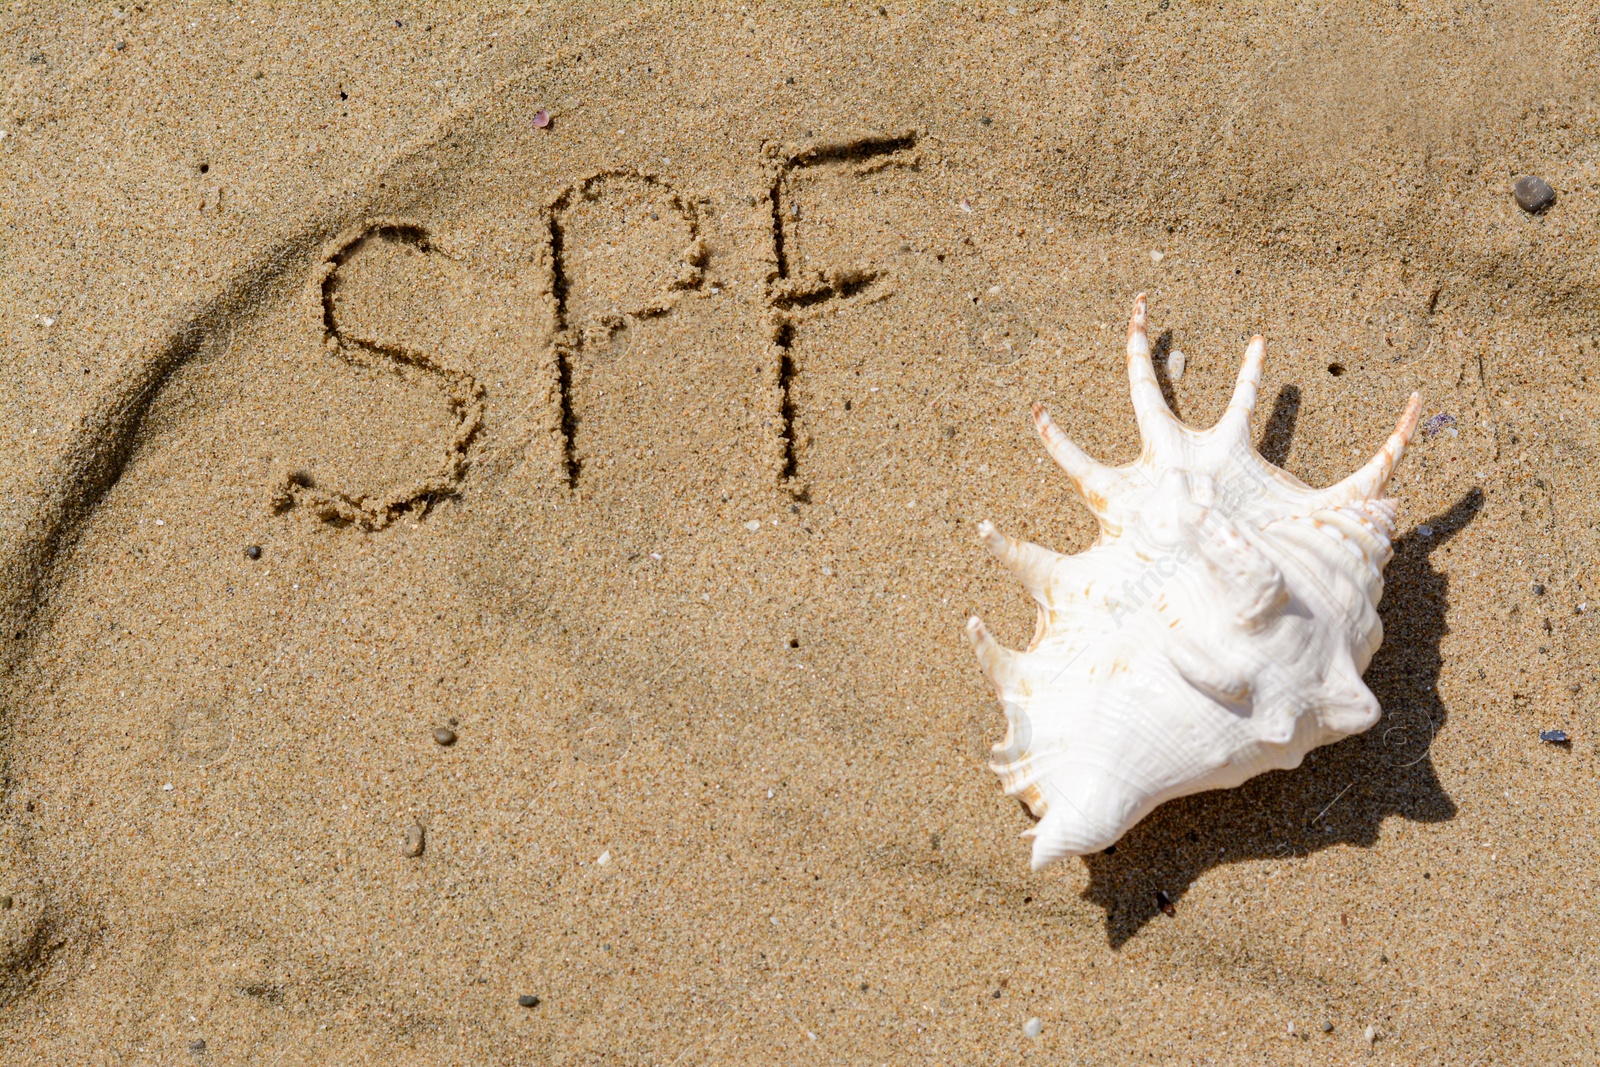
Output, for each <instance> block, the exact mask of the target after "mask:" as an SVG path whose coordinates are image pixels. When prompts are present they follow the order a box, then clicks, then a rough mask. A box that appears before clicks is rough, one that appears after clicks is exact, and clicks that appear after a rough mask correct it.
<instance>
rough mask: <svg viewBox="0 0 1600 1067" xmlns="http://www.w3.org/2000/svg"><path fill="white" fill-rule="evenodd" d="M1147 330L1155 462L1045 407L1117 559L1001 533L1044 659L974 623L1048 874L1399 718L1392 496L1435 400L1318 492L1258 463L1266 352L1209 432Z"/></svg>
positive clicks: (1143, 395) (1139, 363)
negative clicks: (1389, 614) (1420, 419)
mask: <svg viewBox="0 0 1600 1067" xmlns="http://www.w3.org/2000/svg"><path fill="white" fill-rule="evenodd" d="M1145 314H1146V303H1145V298H1144V296H1143V295H1140V296H1139V297H1138V299H1137V300H1136V301H1135V303H1134V313H1133V318H1132V320H1131V322H1130V323H1129V327H1128V380H1129V386H1130V389H1131V392H1132V395H1133V403H1134V410H1135V414H1136V415H1137V418H1138V423H1139V433H1140V436H1141V438H1142V440H1143V448H1142V451H1141V453H1140V456H1139V458H1138V460H1136V461H1135V462H1134V463H1132V464H1130V465H1128V466H1125V467H1116V468H1112V467H1106V466H1103V465H1101V464H1099V463H1097V462H1095V461H1094V460H1092V459H1090V458H1089V457H1088V456H1087V455H1086V454H1085V453H1084V452H1083V451H1081V450H1080V449H1079V448H1078V447H1077V446H1076V445H1074V444H1073V443H1072V442H1071V441H1069V440H1068V439H1067V437H1066V436H1065V435H1064V434H1063V433H1062V432H1061V431H1060V430H1059V429H1058V428H1057V427H1056V426H1055V425H1054V423H1053V422H1052V421H1051V419H1050V416H1049V414H1048V413H1047V412H1046V411H1045V410H1044V408H1043V407H1042V406H1041V405H1035V406H1034V420H1035V425H1036V427H1037V429H1038V431H1039V435H1040V437H1041V438H1042V440H1043V442H1044V445H1045V447H1046V449H1048V450H1049V452H1050V454H1051V456H1052V457H1053V458H1054V459H1055V460H1056V462H1057V463H1058V464H1059V465H1060V466H1061V467H1062V469H1063V470H1065V471H1066V473H1067V475H1068V476H1069V477H1070V478H1071V479H1072V480H1073V483H1074V484H1075V485H1076V486H1077V488H1078V491H1079V492H1080V493H1081V494H1082V496H1083V499H1084V500H1085V502H1086V503H1087V504H1088V506H1089V508H1090V509H1091V510H1092V511H1093V512H1094V514H1095V516H1096V517H1097V518H1098V519H1099V522H1100V538H1099V540H1098V541H1097V542H1096V544H1095V545H1094V546H1093V547H1091V548H1090V549H1088V550H1087V551H1085V552H1082V553H1079V554H1077V555H1072V556H1065V555H1060V554H1058V553H1056V552H1053V551H1051V550H1050V549H1048V548H1043V547H1041V546H1039V545H1035V544H1030V543H1028V542H1025V541H1014V540H1011V539H1010V538H1008V537H1006V536H1005V535H1003V534H1001V533H1000V532H998V531H997V530H995V529H994V527H992V526H991V525H989V524H988V523H982V524H980V525H979V534H980V536H981V537H982V539H983V541H984V543H985V544H986V545H987V546H988V547H989V549H990V550H991V551H992V552H994V554H995V555H996V556H997V557H998V558H999V559H1000V561H1001V562H1002V563H1003V564H1005V565H1006V567H1007V568H1008V569H1010V570H1011V571H1012V572H1013V573H1014V574H1016V575H1017V577H1019V578H1020V579H1021V580H1022V581H1023V582H1024V584H1026V586H1027V588H1028V590H1029V592H1030V593H1031V594H1032V595H1033V598H1034V600H1035V601H1036V602H1037V604H1038V625H1037V628H1036V630H1035V634H1034V639H1033V642H1032V644H1031V645H1030V646H1029V647H1028V649H1027V651H1025V652H1014V651H1011V650H1009V649H1006V648H1003V647H1001V646H1000V645H999V644H998V643H997V642H996V641H995V640H994V639H993V638H992V637H991V636H990V635H989V633H988V631H987V630H986V629H985V628H984V625H983V623H982V622H981V621H980V620H979V619H977V618H973V619H972V620H970V621H969V623H968V624H967V632H968V636H969V637H970V638H971V640H972V643H973V646H974V648H975V650H976V651H977V654H978V659H979V662H980V664H981V666H982V667H983V669H984V672H985V673H986V674H987V675H988V677H989V679H990V680H991V681H992V682H993V683H994V686H995V690H996V692H997V694H998V696H999V699H1000V702H1001V704H1002V705H1003V707H1004V711H1005V716H1006V724H1007V729H1006V736H1005V739H1004V740H1003V741H1002V742H1001V743H1000V744H998V745H996V746H995V747H994V760H993V762H992V763H991V766H992V767H993V768H994V770H995V772H996V773H997V774H999V775H1000V780H1001V782H1002V783H1003V785H1004V788H1005V791H1006V792H1007V793H1008V794H1011V795H1013V796H1017V797H1019V798H1021V800H1022V801H1023V802H1024V803H1025V804H1026V805H1027V806H1028V809H1029V810H1030V811H1031V812H1032V813H1033V814H1034V815H1035V816H1036V817H1037V818H1038V820H1039V821H1038V823H1037V825H1035V826H1034V827H1033V828H1032V829H1031V830H1029V831H1027V835H1029V836H1031V837H1032V839H1033V867H1034V869H1035V870H1037V869H1039V868H1041V867H1043V866H1045V865H1046V864H1049V863H1051V862H1053V861H1055V860H1058V859H1061V858H1063V857H1066V856H1074V855H1084V854H1087V853H1092V852H1099V851H1101V850H1103V849H1105V848H1106V847H1107V846H1108V845H1111V844H1113V843H1115V842H1116V841H1117V840H1118V839H1119V838H1121V837H1122V835H1123V834H1124V833H1126V832H1127V831H1128V829H1129V828H1130V827H1132V826H1133V825H1134V824H1135V823H1137V822H1138V821H1139V820H1140V819H1142V818H1144V816H1145V815H1147V814H1149V812H1150V811H1151V810H1152V809H1154V808H1155V807H1156V806H1157V805H1159V804H1161V803H1162V802H1164V801H1167V800H1170V799H1172V798H1174V797H1180V796H1185V795H1188V794H1190V793H1198V792H1201V791H1203V790H1207V789H1219V788H1226V787H1231V786H1236V785H1239V784H1240V783H1241V782H1244V781H1245V780H1246V779H1248V778H1251V777H1253V776H1255V775H1257V774H1260V773H1261V772H1263V771H1268V770H1274V769H1280V768H1291V767H1297V766H1299V764H1300V761H1301V760H1302V759H1303V758H1304V756H1305V754H1306V753H1307V752H1308V751H1310V750H1311V749H1313V748H1315V747H1317V746H1318V745H1324V744H1327V743H1329V742H1331V741H1337V740H1339V739H1340V738H1343V737H1347V736H1349V735H1350V734H1354V733H1360V732H1361V731H1363V730H1365V729H1367V728H1368V727H1369V726H1371V725H1372V724H1373V723H1375V722H1376V721H1377V720H1378V714H1379V709H1378V702H1377V700H1376V699H1375V698H1374V697H1373V695H1372V693H1371V691H1370V690H1368V689H1367V687H1366V684H1365V683H1364V682H1363V681H1362V679H1361V672H1362V671H1363V670H1365V669H1366V666H1367V663H1368V661H1369V660H1370V659H1371V658H1372V654H1373V652H1374V651H1376V650H1377V648H1378V644H1379V642H1380V641H1381V640H1382V639H1383V627H1382V625H1381V624H1380V622H1379V620H1378V614H1377V610H1376V608H1377V604H1378V598H1379V597H1380V596H1381V594H1382V592H1383V567H1384V565H1385V564H1386V563H1387V562H1388V561H1389V558H1390V556H1391V554H1392V553H1391V549H1390V539H1391V537H1392V536H1393V532H1394V521H1395V510H1394V506H1393V503H1392V502H1391V501H1389V500H1387V499H1384V498H1383V492H1384V489H1385V487H1386V486H1387V484H1388V481H1389V477H1390V475H1391V474H1392V473H1393V471H1394V467H1395V464H1396V463H1397V462H1399V460H1400V457H1401V454H1402V453H1403V452H1404V450H1405V447H1406V445H1407V443H1408V442H1409V441H1410V438H1411V434H1412V433H1413V432H1414V430H1415V428H1416V423H1417V416H1418V414H1419V412H1420V411H1421V400H1420V398H1419V397H1418V396H1417V395H1415V394H1413V395H1412V397H1411V399H1410V402H1409V403H1408V404H1407V405H1406V408H1405V412H1404V414H1402V415H1401V417H1400V422H1399V425H1398V426H1397V427H1396V429H1395V431H1394V434H1393V435H1392V436H1391V437H1390V438H1389V440H1388V442H1387V443H1385V444H1384V446H1383V448H1382V449H1381V450H1380V451H1379V452H1378V454H1377V455H1376V456H1374V457H1373V458H1372V460H1371V461H1370V462H1369V463H1368V464H1367V465H1366V466H1364V467H1363V468H1362V469H1361V470H1359V471H1357V472H1356V473H1354V474H1352V475H1351V476H1350V477H1348V478H1346V479H1344V480H1343V481H1341V482H1339V483H1338V484H1337V485H1334V486H1331V487H1329V488H1326V489H1313V488H1311V487H1310V486H1307V485H1306V484H1305V483H1303V482H1301V481H1300V480H1299V479H1297V478H1295V477H1294V476H1293V475H1291V474H1289V473H1288V472H1286V471H1283V470H1281V469H1279V468H1278V467H1276V466H1274V465H1273V464H1271V463H1269V462H1268V461H1267V460H1266V459H1264V458H1262V457H1261V456H1260V455H1259V454H1258V453H1257V452H1256V451H1255V448H1254V447H1253V446H1252V444H1251V437H1250V416H1251V412H1252V411H1253V409H1254V408H1255V403H1256V393H1257V390H1258V388H1259V385H1260V381H1261V368H1262V361H1263V359H1264V357H1265V345H1264V343H1263V341H1262V339H1261V338H1260V337H1257V338H1254V339H1253V340H1252V341H1251V342H1250V345H1249V348H1248V349H1247V351H1246V353H1245V358H1244V365H1243V368H1242V369H1241V370H1240V372H1239V380H1238V384H1237V386H1236V387H1235V389H1234V393H1233V397H1232V399H1231V400H1230V402H1229V404H1228V410H1227V412H1226V413H1225V414H1224V415H1223V416H1222V418H1221V420H1220V421H1218V422H1217V424H1216V425H1215V426H1213V427H1211V428H1210V429H1207V430H1201V431H1196V430H1192V429H1190V428H1189V427H1187V426H1185V425H1184V424H1183V423H1181V422H1179V421H1178V420H1177V419H1176V418H1175V417H1174V416H1173V415H1172V412H1171V411H1170V409H1169V408H1168V407H1167V404H1166V401H1165V399H1164V398H1163V397H1162V395H1161V388H1160V385H1159V383H1158V381H1157V379H1156V376H1155V370H1154V367H1153V365H1152V363H1151V359H1150V344H1149V340H1148V337H1147V334H1146V330H1145Z"/></svg>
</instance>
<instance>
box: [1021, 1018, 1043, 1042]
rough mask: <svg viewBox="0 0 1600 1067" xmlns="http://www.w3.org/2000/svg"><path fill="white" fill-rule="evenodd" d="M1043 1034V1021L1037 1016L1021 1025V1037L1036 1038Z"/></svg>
mask: <svg viewBox="0 0 1600 1067" xmlns="http://www.w3.org/2000/svg"><path fill="white" fill-rule="evenodd" d="M1042 1033H1044V1020H1043V1019H1041V1018H1039V1017H1038V1016H1037V1015H1036V1016H1034V1017H1033V1018H1031V1019H1029V1020H1028V1021H1027V1022H1025V1023H1023V1024H1022V1036H1023V1037H1026V1038H1036V1037H1038V1036H1039V1035H1040V1034H1042Z"/></svg>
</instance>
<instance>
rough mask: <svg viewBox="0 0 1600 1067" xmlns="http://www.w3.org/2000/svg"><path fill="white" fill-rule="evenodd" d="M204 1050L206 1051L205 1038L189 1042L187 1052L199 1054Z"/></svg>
mask: <svg viewBox="0 0 1600 1067" xmlns="http://www.w3.org/2000/svg"><path fill="white" fill-rule="evenodd" d="M205 1050H206V1039H205V1038H203V1037H197V1038H195V1039H194V1040H193V1041H191V1042H189V1051H190V1052H195V1053H199V1052H204V1051H205Z"/></svg>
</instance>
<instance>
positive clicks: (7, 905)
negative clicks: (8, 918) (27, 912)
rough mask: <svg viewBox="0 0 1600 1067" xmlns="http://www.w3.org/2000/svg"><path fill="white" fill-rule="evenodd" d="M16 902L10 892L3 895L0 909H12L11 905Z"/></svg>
mask: <svg viewBox="0 0 1600 1067" xmlns="http://www.w3.org/2000/svg"><path fill="white" fill-rule="evenodd" d="M15 903H16V901H14V900H12V899H11V895H10V894H9V893H8V894H6V895H5V896H3V897H0V911H10V910H11V905H13V904H15Z"/></svg>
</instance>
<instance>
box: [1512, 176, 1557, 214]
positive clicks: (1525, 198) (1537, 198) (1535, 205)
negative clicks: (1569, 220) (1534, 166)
mask: <svg viewBox="0 0 1600 1067" xmlns="http://www.w3.org/2000/svg"><path fill="white" fill-rule="evenodd" d="M1511 195H1512V196H1514V197H1516V198H1517V206H1518V207H1520V208H1521V209H1522V210H1524V211H1526V212H1527V213H1528V214H1530V215H1537V214H1538V213H1539V212H1541V211H1543V210H1544V209H1545V208H1547V207H1549V206H1550V205H1551V204H1553V203H1555V202H1556V191H1555V190H1554V189H1552V188H1550V183H1549V182H1547V181H1545V180H1544V179H1543V178H1537V177H1534V176H1533V175H1532V174H1524V175H1523V176H1522V177H1520V178H1518V179H1517V180H1516V182H1515V183H1513V184H1512V186H1511Z"/></svg>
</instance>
